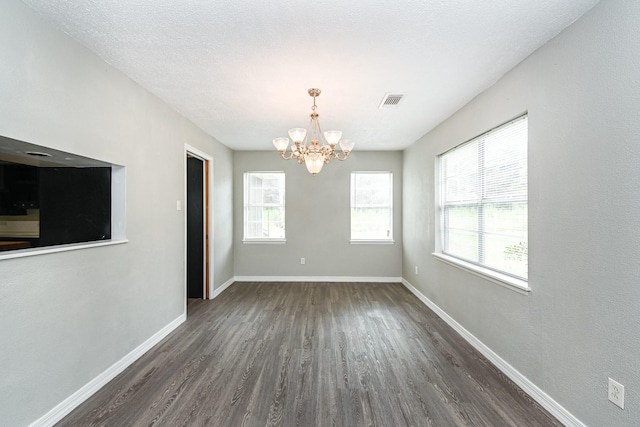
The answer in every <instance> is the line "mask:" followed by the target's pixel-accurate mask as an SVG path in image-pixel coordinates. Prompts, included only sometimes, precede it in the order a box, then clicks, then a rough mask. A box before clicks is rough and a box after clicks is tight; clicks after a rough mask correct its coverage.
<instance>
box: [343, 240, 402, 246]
mask: <svg viewBox="0 0 640 427" xmlns="http://www.w3.org/2000/svg"><path fill="white" fill-rule="evenodd" d="M349 243H351V244H352V245H393V244H394V243H395V241H394V240H354V239H352V240H349Z"/></svg>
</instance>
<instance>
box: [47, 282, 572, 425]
mask: <svg viewBox="0 0 640 427" xmlns="http://www.w3.org/2000/svg"><path fill="white" fill-rule="evenodd" d="M58 425H59V426H86V425H87V426H88V425H100V426H102V425H105V426H118V427H120V426H153V425H159V426H277V425H278V426H365V425H366V426H370V425H373V426H491V427H496V426H518V427H522V426H560V425H561V424H560V423H559V422H558V421H557V420H555V419H554V418H553V417H552V416H551V415H549V413H547V412H546V411H545V410H543V409H542V408H540V407H539V406H538V405H537V404H536V403H535V402H534V401H533V400H532V399H531V398H529V397H528V396H527V395H526V394H525V393H524V392H523V391H522V390H521V389H519V388H518V387H517V386H516V385H514V384H513V383H512V382H511V381H510V380H509V379H507V378H506V377H505V376H504V375H503V374H502V373H501V372H500V371H498V370H497V369H496V368H495V367H494V366H493V365H492V364H491V363H490V362H488V361H487V360H486V359H485V358H484V357H483V356H481V355H480V354H479V353H478V352H477V351H475V350H474V349H473V348H472V347H471V346H470V345H469V344H468V343H467V342H466V341H464V340H463V339H462V338H461V337H460V336H459V335H458V334H457V333H456V332H455V331H454V330H453V329H451V328H450V327H449V326H448V325H446V324H445V323H444V322H443V321H442V320H441V319H440V318H439V317H437V316H436V315H435V314H434V313H433V312H432V311H430V310H429V309H428V308H427V307H425V306H424V305H423V304H422V303H421V302H420V301H419V300H418V299H417V298H416V297H415V296H413V295H412V294H411V293H410V292H409V291H408V290H406V289H405V288H404V286H402V285H401V284H380V283H246V282H238V283H235V284H234V285H233V286H231V287H230V288H229V289H227V290H226V291H224V292H223V293H222V294H221V295H220V296H219V297H218V298H216V299H215V300H213V301H202V300H190V301H189V304H188V319H187V321H186V322H185V323H184V324H183V325H181V326H180V327H179V328H178V329H176V330H175V331H174V332H173V333H172V334H171V335H169V336H168V337H167V338H165V339H164V340H163V341H162V342H161V343H160V344H158V345H157V346H156V347H154V348H153V349H152V350H151V351H149V352H148V353H146V354H145V355H144V356H143V357H142V358H141V359H139V360H138V361H136V362H135V363H134V364H133V365H131V366H130V367H129V368H128V369H127V370H125V371H124V372H123V373H122V374H121V375H119V376H118V377H116V378H115V379H114V380H113V381H111V382H110V383H109V384H108V385H107V386H105V387H104V388H103V389H101V390H100V391H99V392H98V393H96V394H95V395H94V396H92V397H91V398H90V399H88V400H87V401H86V402H84V403H83V404H82V405H81V406H79V407H78V408H76V409H75V410H74V411H73V412H72V413H71V414H69V415H68V416H67V417H66V418H64V419H63V420H62V421H60V423H59V424H58Z"/></svg>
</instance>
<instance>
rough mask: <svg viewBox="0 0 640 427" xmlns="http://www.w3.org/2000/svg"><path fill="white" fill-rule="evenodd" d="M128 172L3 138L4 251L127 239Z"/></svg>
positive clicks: (0, 203)
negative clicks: (126, 201) (126, 197)
mask: <svg viewBox="0 0 640 427" xmlns="http://www.w3.org/2000/svg"><path fill="white" fill-rule="evenodd" d="M124 220H125V168H124V167H123V166H118V165H114V164H111V163H107V162H104V161H101V160H96V159H91V158H88V157H84V156H80V155H77V154H74V153H68V152H64V151H59V150H54V149H51V148H48V147H43V146H39V145H35V144H31V143H27V142H23V141H18V140H15V139H11V138H6V137H2V136H0V251H2V252H5V251H15V250H23V249H25V250H31V249H32V248H41V247H51V246H57V245H68V244H73V243H87V242H101V241H111V240H114V239H124V237H125V235H124V231H125V221H124Z"/></svg>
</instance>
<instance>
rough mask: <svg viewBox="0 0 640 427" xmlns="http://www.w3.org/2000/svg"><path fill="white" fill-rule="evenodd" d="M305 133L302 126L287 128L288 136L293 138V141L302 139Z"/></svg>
mask: <svg viewBox="0 0 640 427" xmlns="http://www.w3.org/2000/svg"><path fill="white" fill-rule="evenodd" d="M306 135H307V130H306V129H304V128H293V129H289V138H291V139H292V140H293V142H302V141H304V137H305V136H306Z"/></svg>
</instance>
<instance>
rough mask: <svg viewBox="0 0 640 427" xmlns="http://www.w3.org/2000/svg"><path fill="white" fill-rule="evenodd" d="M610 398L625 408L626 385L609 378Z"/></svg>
mask: <svg viewBox="0 0 640 427" xmlns="http://www.w3.org/2000/svg"><path fill="white" fill-rule="evenodd" d="M609 400H610V401H612V402H613V403H614V404H616V405H618V406H619V407H620V408H622V409H624V386H623V385H622V384H620V383H619V382H617V381H614V380H612V379H611V378H609Z"/></svg>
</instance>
